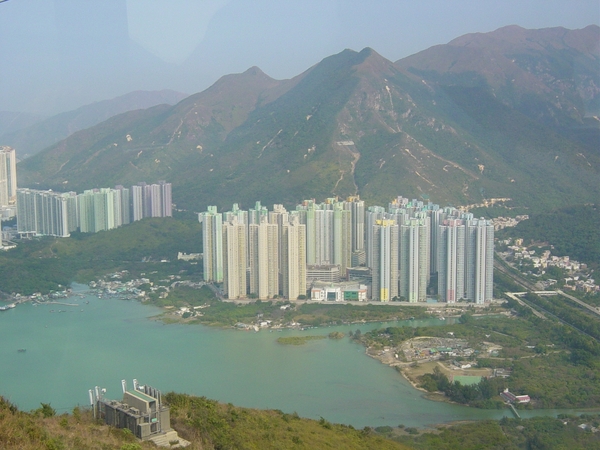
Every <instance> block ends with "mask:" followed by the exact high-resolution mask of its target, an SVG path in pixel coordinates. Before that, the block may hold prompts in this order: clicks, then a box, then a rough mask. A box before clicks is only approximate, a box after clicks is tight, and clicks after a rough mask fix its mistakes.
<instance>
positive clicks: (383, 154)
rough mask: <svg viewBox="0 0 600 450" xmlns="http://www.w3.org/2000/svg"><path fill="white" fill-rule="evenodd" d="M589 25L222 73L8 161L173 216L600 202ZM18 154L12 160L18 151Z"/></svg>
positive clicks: (598, 37)
mask: <svg viewBox="0 0 600 450" xmlns="http://www.w3.org/2000/svg"><path fill="white" fill-rule="evenodd" d="M599 42H600V28H599V27H597V26H589V27H586V28H584V29H581V30H567V29H564V28H548V29H541V30H526V29H523V28H520V27H516V26H509V27H504V28H501V29H499V30H496V31H494V32H491V33H476V34H469V35H465V36H462V37H459V38H457V39H455V40H453V41H451V42H450V43H448V44H445V45H439V46H435V47H432V48H430V49H427V50H425V51H423V52H420V53H417V54H415V55H412V56H409V57H407V58H404V59H402V60H399V61H396V62H392V61H389V60H387V59H385V58H383V57H382V56H381V55H379V54H378V53H377V52H376V51H375V50H373V49H370V48H365V49H363V50H362V51H360V52H356V51H353V50H344V51H342V52H341V53H338V54H336V55H332V56H330V57H328V58H325V59H324V60H323V61H321V62H320V63H318V64H316V65H315V66H313V67H311V68H309V69H308V70H306V71H305V72H303V73H301V74H299V75H297V76H296V77H294V78H292V79H289V80H274V79H272V78H270V77H269V76H267V75H266V74H264V73H263V72H262V71H261V70H260V69H259V68H257V67H252V68H250V69H248V70H247V71H246V72H244V73H241V74H234V75H227V76H224V77H222V78H221V79H220V80H218V81H217V82H216V83H215V84H214V85H213V86H211V87H210V88H208V89H207V90H205V91H203V92H200V93H198V94H194V95H192V96H189V97H187V98H185V99H183V100H182V101H180V102H179V103H177V104H176V105H174V106H169V105H157V106H153V107H151V108H148V109H140V110H135V111H129V112H125V113H123V114H120V115H117V116H114V117H111V118H109V119H108V120H106V121H104V122H102V123H98V124H97V125H95V126H93V127H91V128H87V129H82V130H80V131H77V132H75V133H73V134H72V135H70V136H69V137H67V138H66V139H64V140H62V141H60V142H58V143H57V144H55V145H52V146H51V147H49V148H47V149H45V150H44V151H42V152H40V153H39V154H37V155H35V156H33V157H31V158H28V159H26V160H25V161H23V162H21V163H20V164H19V167H18V170H19V184H20V185H21V186H29V187H39V188H52V189H55V190H77V191H80V190H83V189H88V188H93V187H104V186H111V185H115V184H123V185H126V184H132V183H136V182H139V181H155V180H158V179H165V180H168V181H171V182H172V183H173V196H174V201H175V202H176V203H177V205H178V207H182V208H185V209H192V210H196V211H199V210H201V209H203V208H204V207H205V206H206V205H208V204H216V205H218V206H220V207H228V206H230V205H231V203H233V202H238V203H241V204H242V205H243V206H246V207H247V206H249V205H250V204H253V202H254V201H255V200H261V201H263V203H266V204H269V203H284V204H286V205H292V204H294V203H295V202H298V201H300V200H302V199H304V198H316V199H318V200H321V199H324V198H326V197H331V196H335V195H339V196H347V195H355V194H359V195H360V196H361V197H362V198H364V199H365V200H366V201H367V202H368V203H378V204H386V203H387V202H388V201H389V200H390V199H391V198H393V197H395V196H397V195H399V194H402V195H404V196H408V197H415V198H422V199H431V200H433V201H435V202H436V203H453V204H466V203H477V202H481V201H482V200H485V199H490V198H511V199H512V204H514V205H519V206H526V207H529V208H532V209H541V208H547V207H552V206H558V205H564V204H569V203H574V202H575V203H582V202H590V201H592V202H593V201H597V200H598V199H599V198H600V145H598V144H599V143H600V127H599V124H600V122H599V119H598V117H597V115H598V110H599V109H600V108H599V105H600V46H599ZM17 151H19V149H18V147H17Z"/></svg>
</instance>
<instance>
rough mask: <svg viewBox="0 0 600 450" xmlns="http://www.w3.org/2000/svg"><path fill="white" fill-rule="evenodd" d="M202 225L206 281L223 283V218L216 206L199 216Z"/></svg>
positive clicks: (210, 207)
mask: <svg viewBox="0 0 600 450" xmlns="http://www.w3.org/2000/svg"><path fill="white" fill-rule="evenodd" d="M198 220H199V222H200V223H201V224H202V248H203V250H202V251H203V252H204V254H203V275H204V281H212V282H215V283H222V282H223V216H222V214H221V213H219V212H217V207H216V206H209V207H208V210H207V211H206V212H203V213H200V214H198Z"/></svg>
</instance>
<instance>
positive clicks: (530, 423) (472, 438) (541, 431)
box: [385, 415, 600, 450]
mask: <svg viewBox="0 0 600 450" xmlns="http://www.w3.org/2000/svg"><path fill="white" fill-rule="evenodd" d="M599 421H600V416H598V415H582V416H581V417H576V416H560V418H554V417H534V418H531V419H525V420H518V419H510V418H507V417H505V418H504V419H502V420H500V421H495V420H482V421H480V422H474V423H467V424H458V425H453V426H451V427H439V430H438V432H436V433H427V432H426V433H423V434H421V435H420V436H417V437H413V436H406V435H404V436H401V437H397V438H395V439H396V440H398V441H400V442H404V443H405V444H407V445H410V446H411V447H412V448H414V449H418V450H426V449H436V450H479V449H483V448H485V449H503V450H520V449H523V450H524V449H527V450H529V449H540V450H541V449H582V450H583V449H590V448H597V447H598V446H599V445H600V433H597V432H596V433H592V432H591V431H590V430H591V427H592V426H596V425H597V424H598V423H599ZM581 424H586V425H588V428H587V429H581V428H579V427H578V426H579V425H581ZM594 424H596V425H594ZM385 435H387V436H390V435H392V433H389V432H388V433H386V434H385Z"/></svg>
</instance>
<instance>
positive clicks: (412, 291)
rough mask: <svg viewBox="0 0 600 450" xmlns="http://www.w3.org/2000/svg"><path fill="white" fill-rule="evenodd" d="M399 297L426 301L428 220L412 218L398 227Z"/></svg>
mask: <svg viewBox="0 0 600 450" xmlns="http://www.w3.org/2000/svg"><path fill="white" fill-rule="evenodd" d="M399 253H400V262H399V265H400V296H401V297H404V298H405V299H406V300H407V301H409V302H412V303H414V302H424V301H426V300H427V283H428V281H429V220H428V218H427V217H421V218H412V219H410V220H409V221H408V222H407V223H405V224H404V225H402V226H401V227H400V248H399Z"/></svg>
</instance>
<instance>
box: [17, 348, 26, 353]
mask: <svg viewBox="0 0 600 450" xmlns="http://www.w3.org/2000/svg"><path fill="white" fill-rule="evenodd" d="M17 351H18V352H19V353H25V352H26V351H27V350H26V349H24V348H20V349H19V350H17Z"/></svg>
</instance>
